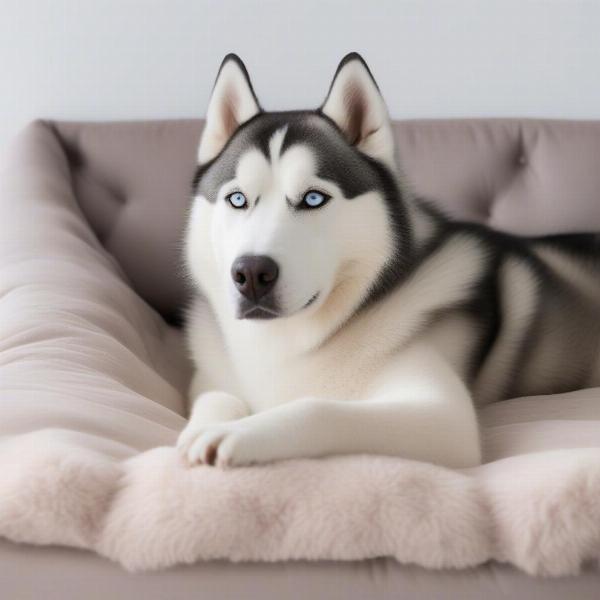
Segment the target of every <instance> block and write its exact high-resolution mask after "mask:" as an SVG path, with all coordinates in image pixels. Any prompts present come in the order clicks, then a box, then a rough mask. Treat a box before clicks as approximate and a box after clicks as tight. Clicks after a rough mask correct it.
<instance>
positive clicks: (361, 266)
mask: <svg viewBox="0 0 600 600" xmlns="http://www.w3.org/2000/svg"><path fill="white" fill-rule="evenodd" d="M199 163H200V166H199V168H198V172H197V175H196V179H195V182H194V195H195V198H194V203H193V206H192V212H191V216H190V222H189V226H188V236H187V247H186V249H187V252H186V257H187V262H188V267H189V270H190V272H191V274H192V276H193V277H194V279H195V280H196V281H197V282H198V283H199V284H200V286H201V287H202V288H203V289H204V291H205V292H207V293H208V294H209V297H211V299H212V300H213V301H217V298H218V299H221V298H223V297H224V296H227V297H228V298H229V300H228V301H227V302H228V303H229V306H230V309H231V310H232V311H233V313H234V314H235V316H236V317H238V318H245V319H271V318H275V317H289V316H292V315H296V314H310V313H311V312H314V311H317V310H318V309H319V307H320V306H322V305H323V304H325V303H326V302H327V300H328V298H330V297H331V295H332V293H333V292H334V290H335V289H336V288H339V287H340V286H342V285H346V287H348V285H347V284H348V282H349V281H350V282H352V283H353V284H354V285H353V286H352V285H351V286H350V288H352V287H354V288H355V294H356V295H357V298H356V300H357V301H359V300H361V297H362V299H364V297H366V296H367V295H368V293H369V292H370V291H372V290H373V287H374V286H375V285H376V281H377V278H378V277H381V274H382V272H383V271H384V270H385V268H386V265H388V264H389V262H390V260H391V259H392V257H393V256H394V253H395V252H396V249H397V247H398V239H397V237H398V234H399V228H398V227H397V226H395V225H394V215H393V214H391V212H390V211H391V209H390V196H393V195H394V188H395V179H394V175H393V169H394V149H393V142H392V133H391V129H390V124H389V119H388V115H387V111H386V108H385V105H384V103H383V101H382V99H381V96H380V94H379V91H378V89H377V86H376V85H375V83H374V81H373V79H372V77H371V75H370V73H369V70H368V69H367V67H366V65H365V64H364V62H363V61H362V59H361V58H360V57H358V56H357V55H350V56H348V57H347V58H346V59H344V61H342V63H341V64H340V67H339V68H338V71H337V73H336V76H335V78H334V81H333V83H332V86H331V89H330V91H329V95H328V97H327V99H326V101H325V103H324V104H323V106H322V107H321V108H320V109H319V110H317V111H306V112H286V113H267V112H264V111H262V110H261V109H260V107H259V104H258V102H257V100H256V97H255V95H254V91H253V89H252V86H251V84H250V81H249V78H248V75H247V72H246V70H245V68H244V66H243V64H242V63H241V61H240V60H239V59H238V58H237V57H235V56H228V57H226V59H225V60H224V62H223V64H222V66H221V69H220V71H219V75H218V77H217V81H216V84H215V88H214V91H213V95H212V98H211V102H210V105H209V110H208V114H207V122H206V127H205V130H204V133H203V136H202V140H201V143H200V148H199ZM392 212H393V210H392ZM396 216H397V215H396ZM396 221H397V219H396Z"/></svg>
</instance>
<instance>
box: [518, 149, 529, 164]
mask: <svg viewBox="0 0 600 600" xmlns="http://www.w3.org/2000/svg"><path fill="white" fill-rule="evenodd" d="M517 163H518V164H519V165H521V166H524V165H526V164H527V157H526V156H525V153H524V152H522V153H521V154H519V158H518V159H517Z"/></svg>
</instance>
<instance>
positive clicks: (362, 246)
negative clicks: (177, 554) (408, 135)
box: [179, 55, 600, 467]
mask: <svg viewBox="0 0 600 600" xmlns="http://www.w3.org/2000/svg"><path fill="white" fill-rule="evenodd" d="M199 161H200V167H199V170H198V175H197V177H196V180H195V184H194V189H195V200H194V204H193V207H192V211H191V215H190V220H189V226H188V232H187V238H186V260H187V265H188V268H189V272H190V274H191V277H192V278H193V280H194V282H195V283H197V284H198V285H199V286H200V288H201V290H202V293H203V296H202V297H198V299H197V300H195V302H194V305H193V307H192V308H191V310H190V313H189V323H188V337H189V341H190V346H191V349H192V353H193V357H194V359H195V361H196V365H197V372H196V374H195V377H194V380H193V383H192V387H191V392H190V397H191V400H192V401H193V407H192V414H191V419H190V423H189V425H188V426H187V427H186V429H185V430H184V432H183V433H182V435H181V437H180V442H179V444H180V448H181V450H182V453H183V454H184V455H185V456H186V458H187V459H188V460H189V462H190V463H197V462H204V463H208V464H219V465H242V464H249V463H255V462H266V461H271V460H277V459H283V458H296V457H307V456H323V455H326V454H339V453H383V454H390V455H397V456H403V457H407V458H414V459H420V460H428V461H431V462H435V463H438V464H445V465H448V466H454V467H464V466H472V465H475V464H478V462H480V460H481V453H480V444H479V432H478V426H477V419H476V416H475V408H474V403H487V402H491V401H494V400H499V399H502V398H507V397H510V396H517V395H528V394H541V393H556V392H561V391H567V390H571V389H576V388H578V387H584V386H588V385H598V384H600V344H599V342H600V325H598V319H597V315H598V314H599V312H600V277H599V276H600V262H599V261H598V257H599V253H600V252H599V244H598V240H597V238H596V236H593V235H582V236H555V237H549V238H539V239H535V240H526V239H523V238H516V237H513V236H509V235H506V234H501V233H498V232H493V231H491V230H489V229H487V228H485V227H483V226H478V225H473V224H467V223H457V222H453V221H451V220H449V219H447V218H446V217H445V216H443V215H442V214H440V213H439V212H437V211H436V210H435V209H434V208H432V207H431V206H430V205H429V204H427V203H425V202H423V201H420V200H418V199H417V198H415V197H413V196H412V194H410V192H409V191H407V190H406V189H405V186H404V185H402V183H401V180H400V178H399V176H398V171H397V168H396V163H395V157H394V148H393V141H392V135H391V129H390V126H389V119H388V117H387V112H386V110H385V106H384V104H383V101H382V100H381V97H380V95H379V92H378V90H377V87H376V86H375V84H374V82H373V80H372V78H371V76H370V73H369V71H368V69H367V68H366V65H365V64H364V62H363V61H362V59H360V57H358V56H357V55H350V56H349V57H347V58H346V59H344V61H342V63H341V64H340V68H339V69H338V72H337V73H336V77H335V78H334V82H333V84H332V87H331V89H330V92H329V95H328V98H327V100H326V101H325V103H324V105H323V107H321V109H320V110H319V111H314V112H290V113H263V112H262V111H261V110H260V107H259V106H258V103H257V101H256V98H255V96H254V92H253V90H252V88H251V86H250V83H249V80H248V77H247V74H246V72H245V69H244V68H243V65H241V63H240V62H239V59H237V58H235V57H228V58H227V59H226V60H225V61H224V63H223V66H222V68H221V71H220V74H219V77H218V78H217V83H216V85H215V91H214V92H213V98H212V100H211V105H210V107H209V112H208V117H207V125H206V130H205V133H204V134H203V138H202V142H201V145H200V150H199Z"/></svg>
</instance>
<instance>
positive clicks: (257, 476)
mask: <svg viewBox="0 0 600 600" xmlns="http://www.w3.org/2000/svg"><path fill="white" fill-rule="evenodd" d="M13 161H14V162H13V163H12V165H10V166H9V169H8V170H6V171H4V173H3V176H2V177H1V178H0V180H1V182H2V189H1V190H0V229H1V231H0V399H1V402H0V435H1V438H0V535H1V536H4V537H6V538H9V539H11V540H14V541H17V542H28V543H32V544H65V545H70V546H75V547H79V548H88V549H93V550H95V551H97V552H98V553H100V554H102V555H104V556H107V557H109V558H111V559H113V560H115V561H118V562H120V563H121V564H122V565H124V566H125V567H126V568H128V569H131V570H144V569H157V568H161V567H168V566H170V565H174V564H176V563H191V562H193V561H197V560H207V559H214V558H227V559H230V560H234V561H241V560H262V561H276V560H287V559H342V560H350V559H362V558H368V557H375V556H393V557H395V558H396V559H398V560H399V561H401V562H405V563H416V564H419V565H423V566H426V567H430V568H443V567H453V568H463V567H470V566H474V565H478V564H481V563H483V562H486V561H488V560H490V559H496V560H499V561H507V562H510V563H512V564H514V565H517V566H518V567H520V568H522V569H524V570H525V571H527V572H529V573H535V574H547V575H561V574H568V573H576V572H577V571H578V570H579V569H580V567H581V565H582V564H583V563H584V562H586V561H590V560H597V559H598V557H599V555H600V502H599V501H598V499H599V498H600V423H599V422H598V421H599V420H600V390H584V391H581V392H576V393H572V394H565V395H562V396H550V397H543V398H542V397H539V398H525V399H519V400H511V401H508V402H502V403H498V404H496V405H493V406H489V407H487V408H485V409H484V410H483V411H482V413H481V423H482V427H483V431H484V440H485V454H486V460H487V463H486V464H485V465H483V466H481V467H479V468H476V469H472V470H470V471H464V472H455V471H451V470H447V469H443V468H439V467H435V466H431V465H427V464H421V463H416V462H409V461H405V460H399V459H392V458H386V457H369V456H351V457H332V458H327V459H323V460H314V461H311V460H298V461H289V462H282V463H279V464H273V465H268V466H262V467H250V468H244V469H233V470H227V471H223V470H218V469H215V468H210V467H198V468H194V469H189V468H186V467H184V466H183V464H182V463H181V462H180V461H179V459H178V457H177V454H176V452H175V450H174V449H173V443H174V442H175V440H176V438H177V434H178V432H179V430H180V429H181V428H182V426H183V425H184V422H185V421H184V418H183V417H182V416H181V414H182V392H183V390H184V388H185V382H186V379H187V373H186V368H185V365H186V361H185V358H184V355H183V351H182V343H181V339H180V336H179V334H178V333H177V332H176V331H174V330H172V329H171V328H169V327H168V326H167V325H165V323H164V322H163V321H162V320H161V319H160V317H159V316H158V315H157V314H156V313H155V312H154V311H153V310H152V309H151V308H150V307H148V306H147V305H146V304H145V303H144V301H143V300H141V299H140V298H139V297H138V296H137V295H136V294H135V292H134V291H133V290H132V288H131V286H130V285H129V283H128V282H127V281H126V279H125V277H124V275H123V274H122V273H121V271H120V269H119V267H118V265H117V264H116V262H115V261H114V259H112V258H111V257H110V256H109V255H108V254H107V253H106V252H105V251H104V250H103V248H102V247H101V246H100V244H99V243H98V241H97V239H96V238H95V236H94V235H93V233H92V232H91V231H90V229H89V226H88V225H87V223H86V221H85V219H84V218H83V217H82V215H81V213H80V211H79V208H78V206H77V203H76V201H75V199H74V197H73V192H72V190H71V187H70V180H69V176H68V168H67V165H66V161H65V157H64V154H63V153H62V151H61V149H60V148H59V147H58V145H57V144H56V141H55V139H54V138H53V137H52V136H51V135H50V134H49V132H48V130H47V129H45V128H43V127H37V128H35V127H34V128H33V129H31V130H30V131H29V132H28V134H27V136H25V137H24V138H23V139H22V141H21V145H20V146H18V147H17V150H16V151H15V153H14V154H13Z"/></svg>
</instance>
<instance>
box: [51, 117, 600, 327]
mask: <svg viewBox="0 0 600 600" xmlns="http://www.w3.org/2000/svg"><path fill="white" fill-rule="evenodd" d="M50 125H51V126H52V127H53V128H54V129H55V132H56V133H57V135H58V137H59V139H60V141H61V143H62V145H63V147H64V149H65V152H66V154H67V156H68V159H69V163H70V168H71V172H72V178H73V187H74V190H75V194H76V196H77V198H78V200H79V203H80V205H81V208H82V210H83V212H84V213H85V215H86V217H87V218H88V220H89V221H90V223H91V224H92V227H93V228H94V230H95V232H96V234H97V236H98V238H99V239H100V241H101V242H102V244H103V245H104V246H105V247H106V249H107V250H108V251H109V252H110V253H111V254H113V255H114V256H115V257H116V258H117V259H118V261H119V263H120V264H121V266H122V268H123V269H124V270H125V272H126V273H127V275H128V276H129V278H130V279H131V281H132V283H133V286H134V288H135V289H136V291H138V293H139V294H140V295H141V296H142V297H143V298H145V299H146V300H147V301H148V302H149V303H150V304H151V305H152V306H154V307H155V308H156V309H158V310H159V311H160V312H161V313H162V314H163V315H165V316H168V317H173V316H175V315H176V312H177V308H178V307H180V306H181V305H182V303H183V301H184V297H185V288H184V279H183V277H182V274H181V271H180V268H179V263H180V261H179V253H180V249H179V244H178V243H177V240H180V239H181V232H182V229H183V224H184V222H185V213H186V207H187V206H188V204H189V191H190V182H191V179H192V175H193V172H194V167H195V156H196V146H197V144H198V139H199V137H200V132H201V129H202V123H201V122H200V121H197V120H182V121H152V122H139V123H60V122H55V123H51V124H50ZM394 127H395V134H396V140H397V143H398V150H399V157H400V162H401V165H402V167H403V170H404V172H405V174H406V176H407V178H408V181H409V182H411V183H412V186H413V188H414V189H415V190H416V191H417V192H418V193H419V194H420V195H423V196H426V197H429V198H431V199H433V200H435V201H437V202H438V203H439V204H440V205H441V206H443V207H444V208H445V209H446V210H448V211H449V212H450V213H452V214H453V215H455V216H457V217H460V218H464V219H468V220H475V221H481V222H485V223H488V224H489V225H491V226H493V227H496V228H498V229H502V230H506V231H512V232H515V233H519V234H527V235H538V234H544V233H556V232H570V231H586V230H587V231H589V230H592V231H599V230H600V209H599V204H600V191H599V190H600V122H585V121H541V120H510V119H497V120H496V119H495V120H449V121H402V122H396V123H395V124H394Z"/></svg>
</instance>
